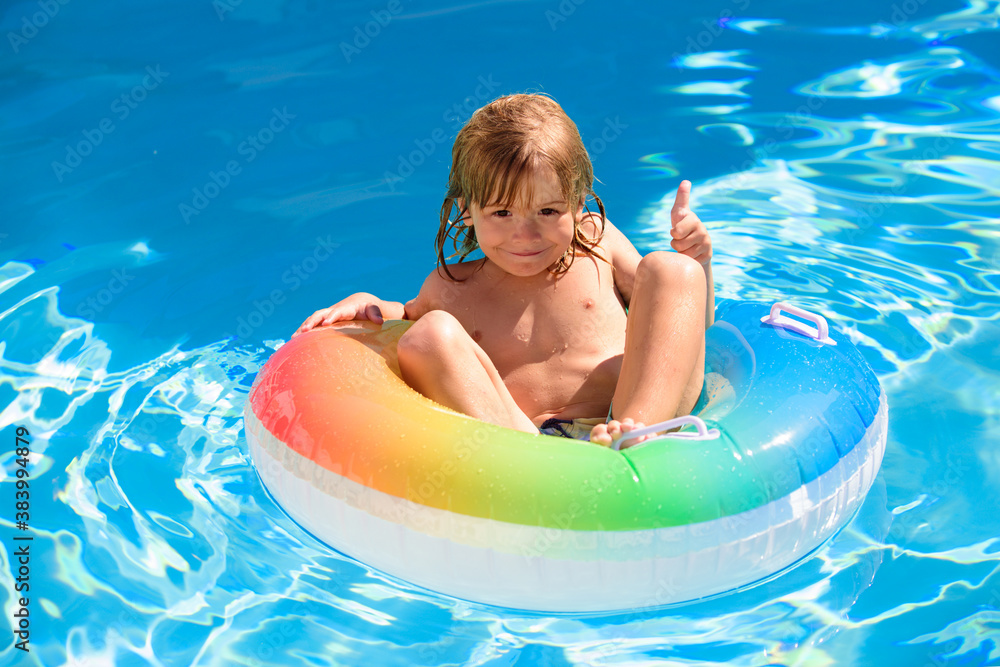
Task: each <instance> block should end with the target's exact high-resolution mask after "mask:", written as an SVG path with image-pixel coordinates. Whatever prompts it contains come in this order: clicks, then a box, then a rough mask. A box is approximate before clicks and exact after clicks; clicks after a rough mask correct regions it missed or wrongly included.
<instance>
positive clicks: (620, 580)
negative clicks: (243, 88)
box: [245, 302, 887, 612]
mask: <svg viewBox="0 0 1000 667" xmlns="http://www.w3.org/2000/svg"><path fill="white" fill-rule="evenodd" d="M782 312H785V313H788V312H792V313H794V314H797V315H798V316H800V317H805V318H808V319H809V320H811V321H812V322H813V323H814V324H815V326H811V325H807V324H806V323H805V322H800V321H798V320H795V319H791V318H789V317H787V316H786V315H783V314H782ZM407 326H409V323H407V322H402V321H395V322H386V323H385V324H384V325H382V326H377V325H373V324H370V323H367V322H366V323H360V322H359V323H348V325H347V326H338V327H329V328H323V329H318V330H314V331H311V332H309V333H306V334H303V335H301V336H297V337H295V338H293V339H292V340H290V341H289V342H288V343H286V344H285V345H283V346H282V347H281V348H280V349H278V350H277V351H276V352H275V353H274V355H273V356H272V357H271V359H270V360H269V361H268V362H267V364H266V365H265V366H264V368H263V369H262V370H261V371H260V373H259V374H258V376H257V378H256V381H255V384H254V386H253V388H252V390H251V392H250V398H249V401H248V402H247V406H246V409H245V429H246V435H247V441H248V443H249V447H250V452H251V456H252V458H253V461H254V463H255V464H256V467H257V471H258V473H259V474H260V477H261V479H262V481H263V483H264V485H265V487H266V488H267V489H268V491H269V492H270V493H271V494H272V496H273V497H274V498H275V500H276V501H277V502H278V503H279V505H280V506H281V507H283V508H284V510H285V511H286V512H287V513H288V515H289V516H290V517H291V518H292V519H294V520H295V521H296V522H298V523H299V524H300V525H302V526H303V527H305V528H306V529H307V530H308V531H310V532H311V533H313V534H314V535H315V536H316V537H318V538H319V539H320V540H322V541H324V542H326V543H327V544H329V545H331V546H332V547H334V548H336V549H338V550H339V551H342V552H343V553H346V554H348V555H350V556H352V557H354V558H356V559H358V560H360V561H362V562H364V563H367V564H369V565H371V566H373V567H375V568H377V569H379V570H382V571H384V572H386V573H389V574H391V575H395V576H397V577H400V578H402V579H405V580H407V581H409V582H412V583H415V584H418V585H420V586H424V587H426V588H429V589H432V590H435V591H438V592H442V593H445V594H448V595H452V596H455V597H458V598H463V599H467V600H472V601H476V602H482V603H488V604H492V605H498V606H506V607H514V608H519V609H529V610H538V611H577V612H580V611H610V610H619V609H628V608H636V607H648V606H659V605H664V604H671V603H677V602H682V601H687V600H693V599H698V598H703V597H706V596H710V595H714V594H717V593H721V592H725V591H729V590H732V589H735V588H738V587H741V586H745V585H748V584H751V583H753V582H757V581H759V580H762V579H765V578H768V577H770V576H771V575H773V574H775V573H776V572H778V571H780V570H782V569H783V568H786V567H788V566H789V565H792V564H793V563H795V562H797V561H799V560H800V559H802V558H803V557H804V556H806V555H807V554H809V553H810V552H811V551H812V550H814V549H816V548H817V547H818V546H819V545H821V544H822V543H823V542H824V541H825V540H827V539H828V538H829V537H831V536H832V535H833V534H834V533H836V532H837V531H838V530H839V529H840V528H841V527H842V526H843V525H844V524H845V523H846V522H847V521H848V520H849V519H850V518H851V517H852V516H853V514H854V513H855V511H856V510H857V509H858V507H859V506H860V505H861V502H862V500H863V499H864V497H865V494H866V493H867V491H868V489H869V488H870V486H871V484H872V482H873V480H874V478H875V474H876V472H877V471H878V468H879V465H880V463H881V460H882V454H883V452H884V449H885V441H886V426H887V407H886V399H885V396H884V394H883V393H882V391H881V389H880V386H879V383H878V381H877V379H876V377H875V375H874V373H873V372H872V370H871V369H870V368H869V366H868V364H867V363H866V362H865V361H864V359H863V358H862V357H861V355H860V353H859V352H858V351H857V350H856V349H855V348H854V346H853V345H852V344H851V343H850V342H849V341H848V340H846V339H845V338H844V337H843V336H840V335H838V334H837V333H835V332H831V331H829V330H828V327H827V324H826V321H825V320H823V319H822V318H820V317H816V316H812V315H810V314H808V313H805V312H804V311H799V310H797V309H794V308H791V307H789V306H784V305H783V304H775V306H774V307H773V308H768V306H766V305H764V304H753V303H734V302H731V303H728V304H724V305H721V306H720V308H719V310H718V317H717V321H716V323H715V324H714V325H713V326H712V327H711V328H709V330H708V331H707V333H706V336H707V352H706V368H707V371H710V374H712V376H713V377H716V378H718V377H723V378H725V379H726V381H727V382H726V386H727V387H729V386H731V391H729V390H727V391H726V392H721V393H724V394H725V396H723V397H722V398H721V399H720V398H718V397H716V399H715V400H707V401H705V400H703V401H702V402H700V405H699V408H697V409H696V412H697V413H698V417H699V418H700V420H694V419H691V418H688V419H687V421H691V422H693V423H695V425H696V426H697V428H698V430H697V431H696V432H691V431H690V430H681V431H678V432H676V433H674V434H672V437H664V438H661V439H656V440H652V441H649V442H646V443H642V444H640V445H637V446H635V447H632V448H629V449H625V450H621V451H616V450H614V449H611V448H606V447H600V446H597V445H591V444H588V443H584V442H580V441H573V440H567V439H564V438H559V437H555V436H547V435H533V434H527V433H520V432H516V431H513V430H510V429H505V428H500V427H496V426H492V425H490V424H486V423H483V422H480V421H477V420H474V419H471V418H469V417H466V416H464V415H461V414H458V413H456V412H453V411H451V410H448V409H446V408H443V407H441V406H439V405H437V404H435V403H433V402H431V401H430V400H428V399H426V398H424V397H423V396H421V395H420V394H418V393H417V392H415V391H413V390H412V389H410V388H409V387H408V386H407V385H406V384H405V383H403V381H402V380H401V379H400V378H399V376H398V372H399V369H398V366H397V362H396V357H395V346H396V342H397V341H398V339H399V336H400V334H401V333H402V332H403V331H405V329H406V327H407ZM715 374H718V375H715ZM705 398H706V397H704V396H703V399H705Z"/></svg>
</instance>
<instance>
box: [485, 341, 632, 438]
mask: <svg viewBox="0 0 1000 667" xmlns="http://www.w3.org/2000/svg"><path fill="white" fill-rule="evenodd" d="M623 338H624V337H623ZM581 348H582V349H581ZM623 350H624V340H622V344H621V345H615V346H612V347H601V348H595V347H594V346H592V345H588V346H586V347H584V346H580V347H577V348H576V349H573V348H567V349H566V350H565V351H563V352H562V353H560V354H556V355H553V356H552V357H550V358H548V359H545V360H543V361H538V362H535V363H527V364H523V365H521V366H518V367H516V368H513V369H509V370H507V371H506V372H504V371H501V376H502V377H503V379H504V384H505V385H506V386H507V389H508V390H509V391H510V394H511V396H512V397H513V398H514V401H515V402H516V403H517V405H518V407H520V408H521V410H522V411H523V412H524V414H526V415H527V416H528V418H530V419H531V421H532V422H533V423H535V424H536V425H539V424H541V423H542V422H543V421H545V420H546V419H549V418H551V417H559V418H561V419H577V418H581V417H605V416H607V414H608V410H609V408H610V407H611V399H612V398H613V397H614V394H615V388H616V387H617V385H618V376H619V374H620V372H621V365H622V353H623Z"/></svg>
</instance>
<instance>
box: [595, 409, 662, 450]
mask: <svg viewBox="0 0 1000 667" xmlns="http://www.w3.org/2000/svg"><path fill="white" fill-rule="evenodd" d="M644 426H645V424H643V423H641V422H634V421H632V419H631V418H628V417H626V418H625V419H623V420H621V421H618V420H616V419H612V420H611V421H609V422H608V423H607V424H598V425H597V426H595V427H594V428H593V429H592V430H591V431H590V441H591V442H593V443H595V444H598V445H603V446H604V447H610V446H611V445H612V443H614V441H615V440H617V439H618V438H620V437H622V435H624V434H625V433H628V432H629V431H631V430H633V429H637V428H643V427H644ZM648 437H649V436H646V435H642V436H639V437H638V438H632V439H631V440H626V441H625V442H623V443H622V446H621V449H626V448H627V447H631V446H632V445H638V444H639V443H640V442H642V441H643V440H645V439H646V438H648Z"/></svg>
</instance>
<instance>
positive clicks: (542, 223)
mask: <svg viewBox="0 0 1000 667" xmlns="http://www.w3.org/2000/svg"><path fill="white" fill-rule="evenodd" d="M529 178H530V180H531V183H530V185H531V187H530V192H531V197H530V201H527V202H525V201H519V202H516V203H510V204H491V205H489V206H485V207H483V208H479V207H478V206H476V205H475V204H470V205H469V217H468V218H466V219H465V224H466V225H473V226H474V227H475V230H476V241H478V243H479V247H480V248H481V249H482V251H483V254H485V255H486V257H487V259H489V260H490V261H491V262H493V263H494V264H496V265H497V266H498V267H500V268H501V269H503V270H504V271H506V272H507V273H509V274H511V275H515V276H521V277H527V276H534V275H537V274H539V273H542V272H547V271H548V270H549V268H550V267H552V266H554V265H555V264H556V263H557V262H558V261H559V260H560V259H561V258H562V256H563V254H564V253H565V252H566V250H567V249H568V248H569V247H570V245H571V244H572V243H573V234H574V222H573V214H574V213H575V214H576V218H577V219H578V220H579V218H580V215H582V213H583V204H582V202H580V203H578V204H575V205H573V206H570V204H569V203H568V202H567V201H566V198H565V197H564V196H563V194H562V189H561V188H560V187H559V179H558V178H557V177H556V175H555V173H553V172H552V170H550V169H544V168H543V169H537V170H535V172H534V173H533V174H532V175H531V176H530V177H529ZM525 195H526V193H525ZM519 199H521V200H528V199H529V198H528V197H527V196H521V197H519Z"/></svg>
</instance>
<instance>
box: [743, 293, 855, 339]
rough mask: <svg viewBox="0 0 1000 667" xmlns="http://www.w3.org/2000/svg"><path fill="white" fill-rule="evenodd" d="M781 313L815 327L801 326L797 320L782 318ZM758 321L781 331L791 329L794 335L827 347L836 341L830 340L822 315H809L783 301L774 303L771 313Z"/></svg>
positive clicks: (828, 327) (806, 311)
mask: <svg viewBox="0 0 1000 667" xmlns="http://www.w3.org/2000/svg"><path fill="white" fill-rule="evenodd" d="M781 311H785V312H786V313H791V314H792V315H795V317H801V318H802V319H804V320H808V321H809V322H812V323H814V324H815V325H816V328H815V329H813V328H812V327H807V326H805V325H803V323H802V322H799V321H798V320H793V319H791V318H789V317H782V316H781V314H780V313H781ZM760 321H761V322H763V323H764V324H770V325H771V326H775V327H780V328H782V329H791V330H792V331H794V332H796V333H800V334H802V335H803V336H808V337H809V338H812V339H813V340H815V341H818V342H820V343H825V344H828V345H836V344H837V341H835V340H833V339H832V338H830V325H828V324H827V323H826V318H824V317H823V316H822V315H817V314H816V313H810V312H809V311H808V310H803V309H802V308H797V307H795V306H793V305H791V304H788V303H784V302H783V301H778V302H776V303H775V304H774V305H773V306H771V312H770V313H768V314H767V315H766V316H764V317H762V318H760Z"/></svg>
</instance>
